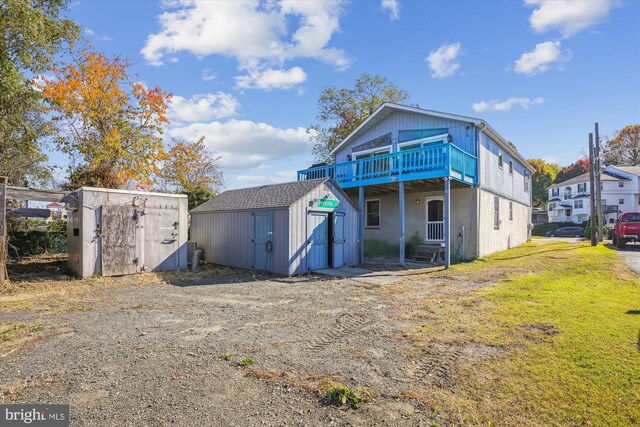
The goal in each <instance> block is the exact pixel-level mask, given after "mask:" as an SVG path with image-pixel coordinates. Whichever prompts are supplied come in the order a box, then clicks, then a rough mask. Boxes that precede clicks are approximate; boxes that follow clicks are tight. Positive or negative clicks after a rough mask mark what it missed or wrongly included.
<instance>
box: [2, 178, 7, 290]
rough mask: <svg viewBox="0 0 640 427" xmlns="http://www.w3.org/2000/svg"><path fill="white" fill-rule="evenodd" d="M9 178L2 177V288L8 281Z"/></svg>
mask: <svg viewBox="0 0 640 427" xmlns="http://www.w3.org/2000/svg"><path fill="white" fill-rule="evenodd" d="M7 243H8V242H7V177H6V176H0V286H4V282H5V281H6V280H7V250H8V245H7Z"/></svg>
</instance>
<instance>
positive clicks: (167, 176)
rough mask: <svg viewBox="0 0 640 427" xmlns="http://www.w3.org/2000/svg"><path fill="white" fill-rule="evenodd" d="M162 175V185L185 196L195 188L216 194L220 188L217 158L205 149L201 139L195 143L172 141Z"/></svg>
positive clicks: (220, 177) (202, 138)
mask: <svg viewBox="0 0 640 427" xmlns="http://www.w3.org/2000/svg"><path fill="white" fill-rule="evenodd" d="M161 175H162V178H163V180H164V181H165V185H167V186H170V187H173V189H174V190H178V191H183V192H185V193H191V192H193V191H194V190H196V189H198V188H207V189H209V190H211V191H213V192H217V191H218V190H219V189H220V188H221V186H222V172H221V168H220V157H215V156H213V155H212V154H211V152H209V150H207V147H206V145H205V143H204V136H203V137H201V138H200V139H199V140H198V141H196V142H195V143H191V142H187V141H183V140H174V141H173V144H172V145H171V146H170V147H169V150H168V151H167V156H166V160H165V161H164V164H163V167H162V172H161Z"/></svg>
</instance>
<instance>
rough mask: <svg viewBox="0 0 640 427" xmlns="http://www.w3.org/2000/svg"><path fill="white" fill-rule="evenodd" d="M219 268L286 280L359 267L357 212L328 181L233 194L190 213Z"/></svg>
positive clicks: (194, 232)
mask: <svg viewBox="0 0 640 427" xmlns="http://www.w3.org/2000/svg"><path fill="white" fill-rule="evenodd" d="M191 240H192V241H195V242H196V243H197V245H198V249H202V250H203V258H204V260H206V261H208V262H212V263H215V264H221V265H228V266H231V267H239V268H255V269H258V270H266V271H270V272H272V273H277V274H283V275H294V274H302V273H306V272H308V271H311V270H320V269H323V268H328V267H342V266H345V265H348V266H355V265H356V264H357V263H358V208H357V206H356V205H354V204H353V202H352V201H351V200H350V199H349V197H348V196H347V195H346V194H345V193H344V192H343V191H342V190H341V189H340V187H338V185H336V183H335V182H333V180H331V179H329V178H323V179H314V180H308V181H299V182H287V183H284V184H274V185H265V186H261V187H252V188H244V189H240V190H230V191H225V192H224V193H222V194H220V195H218V196H216V197H214V198H213V199H211V200H209V201H207V202H205V203H203V204H202V205H200V206H198V207H196V208H195V209H193V210H191Z"/></svg>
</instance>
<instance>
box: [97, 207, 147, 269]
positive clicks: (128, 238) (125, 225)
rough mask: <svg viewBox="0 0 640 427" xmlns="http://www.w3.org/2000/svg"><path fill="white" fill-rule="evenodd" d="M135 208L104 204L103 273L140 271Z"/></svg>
mask: <svg viewBox="0 0 640 427" xmlns="http://www.w3.org/2000/svg"><path fill="white" fill-rule="evenodd" d="M134 209H135V208H133V207H132V206H102V239H101V240H102V243H101V252H102V253H101V255H102V256H101V258H102V275H103V276H118V275H122V274H133V273H136V272H137V271H138V259H137V258H136V224H137V218H135V219H134V213H135V210H134Z"/></svg>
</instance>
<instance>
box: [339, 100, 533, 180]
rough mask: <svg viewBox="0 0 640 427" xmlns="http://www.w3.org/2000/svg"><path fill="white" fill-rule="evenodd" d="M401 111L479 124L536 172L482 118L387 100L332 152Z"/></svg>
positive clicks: (499, 143) (518, 159)
mask: <svg viewBox="0 0 640 427" xmlns="http://www.w3.org/2000/svg"><path fill="white" fill-rule="evenodd" d="M395 111H401V112H409V113H417V114H424V115H427V116H433V117H439V118H442V119H449V120H457V121H460V122H466V123H471V124H473V125H475V126H477V127H478V128H479V129H480V131H481V132H484V133H485V134H486V135H488V136H489V138H491V139H492V140H494V141H495V142H496V143H498V145H500V146H501V148H503V149H504V150H505V151H506V152H507V153H509V154H510V155H511V156H513V158H514V159H516V160H517V161H518V162H519V163H521V164H522V165H523V166H524V167H525V168H526V169H527V170H528V171H529V172H530V173H533V172H535V168H534V167H533V166H531V165H530V164H529V162H528V161H527V160H526V159H525V158H524V157H522V155H521V154H520V153H518V151H517V150H515V149H514V148H513V147H512V146H511V145H510V144H509V142H508V141H507V140H505V139H504V138H503V137H502V136H500V134H498V132H496V131H495V129H493V128H492V127H491V126H490V125H489V124H488V123H487V122H485V121H484V120H482V119H478V118H475V117H469V116H462V115H459V114H452V113H443V112H441V111H435V110H427V109H425V108H418V107H411V106H408V105H401V104H393V103H390V102H385V103H384V104H382V105H380V106H379V107H378V108H377V109H376V110H375V111H374V112H373V114H371V115H370V116H369V117H367V119H366V120H365V121H363V122H362V123H360V125H359V126H358V127H357V128H355V129H354V130H353V132H351V133H350V134H349V136H347V137H346V138H345V139H343V140H342V141H341V142H340V143H339V144H338V145H337V146H336V147H335V148H334V149H333V150H331V153H330V154H335V153H337V152H338V151H339V150H340V149H341V148H343V147H344V146H346V145H348V144H349V142H351V141H352V140H353V139H354V138H357V137H358V136H359V135H361V134H363V133H364V132H366V131H367V130H368V129H370V128H372V127H373V126H375V125H376V124H378V123H380V122H381V121H382V120H384V119H386V118H387V117H389V116H390V115H391V114H392V113H393V112H395Z"/></svg>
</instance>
